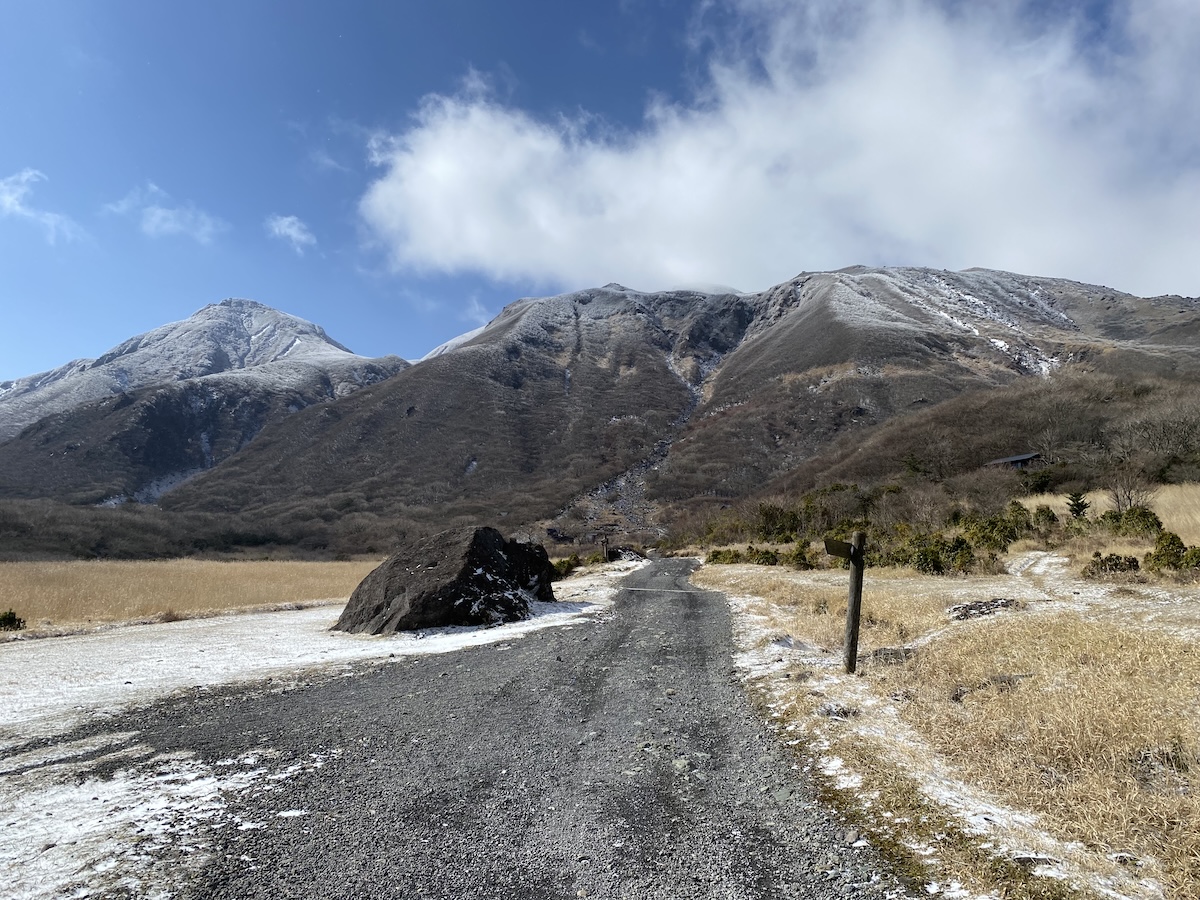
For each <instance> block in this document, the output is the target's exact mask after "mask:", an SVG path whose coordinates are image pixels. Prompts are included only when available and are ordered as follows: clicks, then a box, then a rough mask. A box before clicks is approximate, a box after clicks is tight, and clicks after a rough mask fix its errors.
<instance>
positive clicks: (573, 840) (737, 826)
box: [72, 560, 898, 900]
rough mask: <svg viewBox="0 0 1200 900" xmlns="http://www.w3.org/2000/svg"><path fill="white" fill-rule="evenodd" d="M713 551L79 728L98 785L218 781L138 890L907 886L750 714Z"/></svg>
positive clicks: (723, 893) (832, 893) (162, 849)
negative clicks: (547, 607)
mask: <svg viewBox="0 0 1200 900" xmlns="http://www.w3.org/2000/svg"><path fill="white" fill-rule="evenodd" d="M693 565H694V564H693V563H689V562H686V561H677V560H668V561H663V562H657V563H654V564H652V565H651V566H649V567H647V568H645V569H643V570H641V571H639V572H636V573H634V574H633V575H631V576H629V577H628V579H627V580H626V582H625V585H624V586H625V588H626V590H623V591H622V592H621V593H620V594H619V595H618V596H617V599H616V602H615V604H614V605H613V607H612V608H611V610H610V611H609V612H608V613H606V614H605V615H603V616H601V617H600V620H599V621H597V622H593V623H587V624H583V625H576V626H574V627H560V628H554V629H546V630H542V631H539V632H536V633H533V634H530V635H528V636H526V637H524V638H522V639H521V640H517V641H513V642H511V643H503V644H497V645H491V646H483V647H474V648H467V649H463V650H461V651H456V652H455V653H453V654H447V655H443V656H439V657H435V658H408V659H398V660H396V661H395V662H394V663H393V664H391V665H383V666H376V667H373V668H360V669H359V670H357V671H354V672H352V673H351V674H343V675H342V676H340V677H330V678H326V679H323V680H321V679H317V680H314V681H311V682H309V683H306V684H301V685H296V686H293V687H290V688H286V689H275V690H272V689H271V688H270V687H269V686H263V685H260V686H259V687H258V688H257V689H255V690H250V691H248V690H246V689H244V688H243V689H241V690H237V689H232V688H231V689H226V690H221V691H216V692H213V693H208V694H205V695H203V696H200V697H197V698H195V699H191V700H187V699H184V700H175V701H171V702H165V703H160V704H158V705H155V706H152V707H149V708H147V709H145V710H143V711H140V712H137V713H133V714H128V715H123V716H120V717H118V718H116V719H115V720H113V721H111V722H107V723H105V724H103V725H102V726H99V727H93V728H91V729H90V730H87V729H85V730H84V731H81V732H79V733H77V734H75V735H73V736H72V740H74V741H76V742H77V743H76V745H75V746H76V747H77V748H78V751H77V752H79V753H80V754H85V747H84V744H85V743H86V742H87V741H89V740H90V741H92V742H93V743H94V745H97V746H98V745H101V744H103V745H104V747H103V749H102V751H100V752H97V751H96V750H94V749H93V750H92V751H91V752H93V753H94V754H95V761H94V763H93V765H92V770H91V772H90V773H88V775H89V776H90V777H91V778H93V779H96V778H104V777H108V778H110V779H113V780H119V779H125V778H129V777H130V772H131V770H132V769H134V768H136V767H137V766H141V767H142V768H143V770H147V771H149V770H152V769H153V767H154V766H155V765H158V766H160V767H161V766H163V765H164V761H170V760H176V761H181V760H182V761H185V762H186V765H184V766H180V765H176V766H175V768H174V770H172V771H174V772H175V774H174V775H173V776H172V777H175V778H176V779H177V780H178V779H180V778H182V781H181V784H191V783H196V782H199V781H203V780H205V779H212V778H217V779H218V781H219V782H220V785H221V787H220V790H218V791H217V792H216V793H210V794H209V795H208V796H209V804H208V807H207V812H204V810H203V809H200V810H197V811H196V812H195V814H194V815H192V816H191V818H190V819H189V822H188V824H187V827H186V828H185V827H179V826H176V827H174V830H171V829H160V830H159V832H158V833H156V834H154V835H150V834H148V835H147V837H146V840H145V843H144V845H143V855H144V857H145V859H144V860H143V866H142V871H143V872H144V873H150V874H143V875H142V876H140V878H141V880H140V881H136V880H135V881H132V882H131V881H129V880H128V879H127V881H126V884H127V885H131V887H130V892H131V895H132V896H141V895H146V894H148V893H150V890H149V888H150V887H151V886H152V882H153V881H154V879H156V878H157V879H162V880H167V881H169V882H174V883H175V884H176V885H177V890H179V892H180V893H179V896H183V897H194V898H200V897H204V898H221V897H228V898H233V897H237V898H255V897H263V898H266V897H271V898H277V897H294V898H308V897H312V898H322V900H331V898H350V897H364V898H365V897H371V898H386V897H405V898H407V897H445V898H459V897H487V898H496V897H505V898H562V897H582V896H590V897H608V898H655V900H662V898H682V897H697V898H699V897H705V898H707V897H729V898H768V897H770V898H785V897H795V898H805V900H832V898H841V897H847V896H852V897H864V898H883V897H885V896H889V895H890V896H896V895H897V894H898V891H897V888H896V883H895V882H894V880H893V879H892V878H891V877H890V876H889V875H888V874H887V872H886V870H885V868H884V866H883V864H882V862H881V861H880V859H879V858H878V857H877V855H876V854H875V853H874V852H873V851H872V850H871V849H870V848H867V847H865V846H861V845H859V846H853V845H851V843H850V842H849V841H848V840H847V835H846V833H845V829H844V827H842V826H839V824H838V823H837V822H836V821H834V820H832V819H831V818H830V817H829V816H828V814H827V813H826V812H825V811H824V810H823V809H822V808H820V807H818V806H817V805H816V804H815V803H814V802H813V801H811V800H810V799H809V798H808V796H807V794H806V787H805V784H804V783H803V781H802V780H800V777H799V776H798V773H797V770H796V769H795V762H794V760H793V759H792V757H791V755H790V754H789V752H788V751H787V749H786V748H785V747H783V746H782V745H781V744H780V743H779V742H778V741H777V740H776V738H774V737H773V736H772V735H771V734H770V732H769V731H768V730H766V729H764V727H763V725H762V723H761V722H760V721H759V720H758V719H757V717H756V716H755V714H754V713H753V711H752V710H751V708H750V707H749V705H748V703H747V701H746V699H745V697H744V695H743V693H742V691H741V689H740V687H739V685H738V683H737V679H736V675H735V673H734V672H733V669H732V662H731V659H732V653H733V647H732V643H731V637H730V623H729V613H728V607H727V604H726V601H725V599H724V598H723V597H722V596H721V595H720V594H716V593H709V592H699V591H696V590H694V589H693V588H691V586H690V585H689V584H688V582H687V575H688V573H689V571H690V569H691V568H692V566H693ZM106 742H107V743H106ZM123 754H124V755H123ZM139 754H140V755H139ZM181 771H182V773H183V774H182V776H181V775H180V774H179V773H180V772H181ZM189 778H190V781H189ZM151 830H153V829H151Z"/></svg>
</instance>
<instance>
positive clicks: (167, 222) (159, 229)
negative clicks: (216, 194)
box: [104, 182, 229, 244]
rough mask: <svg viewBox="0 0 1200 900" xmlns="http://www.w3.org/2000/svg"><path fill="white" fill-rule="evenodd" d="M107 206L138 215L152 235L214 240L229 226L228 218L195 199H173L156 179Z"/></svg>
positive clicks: (205, 241) (204, 241)
mask: <svg viewBox="0 0 1200 900" xmlns="http://www.w3.org/2000/svg"><path fill="white" fill-rule="evenodd" d="M104 210H105V212H110V213H115V214H116V215H121V216H129V217H131V218H134V219H136V220H137V222H138V224H139V227H140V228H141V230H142V233H143V234H145V235H146V236H147V237H152V238H160V237H174V236H181V237H189V238H191V239H192V240H194V241H196V242H197V243H199V244H211V243H212V241H213V238H215V237H216V236H217V235H218V234H220V233H221V232H223V231H226V230H228V228H229V224H228V223H227V222H225V221H223V220H221V219H219V218H217V217H216V216H213V215H210V214H209V213H207V212H205V211H204V210H202V209H199V208H198V207H197V206H196V205H195V204H193V203H190V202H189V203H184V204H177V203H174V202H173V201H172V199H171V195H170V194H168V193H167V192H166V191H164V190H163V189H162V188H160V187H159V186H158V185H156V184H154V183H153V182H147V183H146V185H145V186H144V187H137V188H134V189H133V190H132V191H130V192H129V193H128V194H126V195H125V196H124V197H122V198H121V199H120V200H118V201H116V202H115V203H108V204H106V205H105V207H104Z"/></svg>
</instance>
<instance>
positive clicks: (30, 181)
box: [0, 169, 85, 244]
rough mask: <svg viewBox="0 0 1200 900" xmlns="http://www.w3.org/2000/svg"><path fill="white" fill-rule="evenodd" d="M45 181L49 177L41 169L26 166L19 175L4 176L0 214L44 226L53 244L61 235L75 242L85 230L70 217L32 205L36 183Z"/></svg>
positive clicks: (1, 183)
mask: <svg viewBox="0 0 1200 900" xmlns="http://www.w3.org/2000/svg"><path fill="white" fill-rule="evenodd" d="M45 180H46V176H45V175H43V174H42V173H41V172H39V171H38V170H37V169H22V170H21V171H20V172H17V173H16V174H15V175H9V176H8V177H7V178H0V216H3V217H5V218H8V217H12V218H15V219H25V220H26V221H29V222H33V223H34V224H36V225H39V226H41V228H42V230H43V231H44V232H45V235H46V241H47V242H48V243H50V244H55V243H57V242H58V239H59V238H62V239H63V240H65V241H73V240H76V239H78V238H81V237H83V236H84V234H85V232H84V230H83V229H82V228H81V227H80V226H79V225H78V224H76V222H75V220H74V219H72V218H71V217H70V216H66V215H63V214H62V213H55V212H48V211H46V210H44V209H38V208H37V207H35V206H30V204H29V195H30V194H32V193H33V186H34V185H35V184H36V183H37V182H39V181H45Z"/></svg>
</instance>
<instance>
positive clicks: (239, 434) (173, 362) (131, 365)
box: [0, 299, 408, 503]
mask: <svg viewBox="0 0 1200 900" xmlns="http://www.w3.org/2000/svg"><path fill="white" fill-rule="evenodd" d="M407 365H408V363H406V362H405V361H404V360H401V359H400V358H398V357H387V358H384V359H367V358H365V357H361V356H357V355H355V354H354V353H351V352H350V351H349V350H347V349H346V348H345V347H343V346H342V345H341V344H339V343H337V342H336V341H334V340H333V339H332V338H330V337H329V336H328V335H327V334H326V333H325V331H324V330H323V329H322V328H321V327H320V326H318V325H314V324H312V323H311V322H306V321H304V320H303V319H298V318H295V317H294V316H289V315H287V314H286V313H282V312H279V311H278V310H275V309H271V308H270V307H268V306H264V305H262V304H261V303H255V302H254V301H252V300H236V299H230V300H224V301H222V302H221V303H218V304H213V305H210V306H206V307H204V308H203V309H202V310H200V311H199V312H197V313H196V314H195V315H194V316H192V317H190V318H188V319H185V320H184V321H182V322H174V323H171V324H169V325H164V326H162V327H161V328H156V329H154V330H153V331H150V332H147V333H146V334H143V335H139V336H137V337H134V338H131V339H129V340H128V341H125V342H124V343H123V344H121V345H120V346H118V347H115V348H113V349H112V350H110V351H109V352H108V353H105V354H104V355H103V356H101V357H100V358H98V359H94V360H76V361H74V362H71V363H68V364H67V365H65V366H62V367H60V368H58V369H55V370H53V371H50V372H44V373H41V374H39V375H33V376H30V377H28V378H21V379H18V380H16V381H8V382H4V383H0V495H2V496H9V497H42V496H52V497H58V498H61V499H66V500H68V501H70V502H80V503H98V502H103V501H109V502H115V501H119V500H124V499H136V500H140V501H152V500H155V499H157V498H158V496H159V495H161V494H162V493H163V492H164V491H165V490H168V489H169V488H171V487H173V486H175V485H176V484H178V483H180V482H181V481H183V480H185V479H186V478H187V477H190V476H191V475H193V474H195V473H196V472H199V471H202V470H204V469H208V468H211V467H213V466H214V465H217V464H218V463H220V462H221V461H222V460H224V459H225V458H226V457H228V456H229V455H231V454H232V453H234V452H236V451H237V450H239V449H241V448H242V447H244V446H246V445H247V444H248V443H249V442H250V441H251V440H252V439H253V438H254V437H255V436H256V435H257V434H258V432H259V431H261V430H262V429H263V428H264V427H265V426H267V425H268V424H269V423H270V422H272V421H275V420H277V419H280V418H283V417H285V416H287V415H290V414H291V413H294V412H296V411H298V410H300V409H303V408H305V407H308V406H311V405H312V404H314V403H317V402H321V401H329V400H336V399H337V398H340V397H345V396H348V395H349V394H351V393H353V392H355V391H357V390H359V389H360V388H362V387H365V386H367V385H371V384H375V383H377V382H379V381H382V380H384V379H386V378H389V377H390V376H392V375H394V374H395V373H396V372H398V371H401V370H402V369H404V368H406V367H407Z"/></svg>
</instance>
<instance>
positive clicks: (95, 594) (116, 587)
mask: <svg viewBox="0 0 1200 900" xmlns="http://www.w3.org/2000/svg"><path fill="white" fill-rule="evenodd" d="M377 565H378V560H363V561H358V562H320V563H318V562H294V561H293V562H286V561H261V560H260V561H254V562H236V561H234V562H219V561H215V560H196V559H174V560H153V561H118V560H91V561H82V560H72V561H60V562H5V563H0V607H3V608H4V609H8V608H10V607H11V608H12V609H14V610H15V611H16V612H17V613H18V614H19V615H20V616H21V617H22V618H24V619H25V621H26V623H27V625H28V627H29V628H30V629H32V630H34V631H37V630H39V629H47V628H50V629H54V630H57V629H60V628H63V627H71V626H77V625H82V624H100V623H105V622H125V621H131V620H141V619H155V620H157V621H173V620H175V619H180V618H194V617H196V616H200V615H209V614H214V613H218V612H229V611H233V610H243V609H252V608H256V607H270V606H274V605H280V604H297V603H301V604H303V603H312V602H316V601H322V600H340V601H344V600H345V598H347V597H348V596H349V595H350V592H351V591H353V590H354V588H355V586H356V585H357V584H358V583H359V582H360V581H361V580H362V579H363V578H364V577H366V575H367V573H368V572H370V571H371V570H372V569H374V568H375V566H377Z"/></svg>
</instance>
